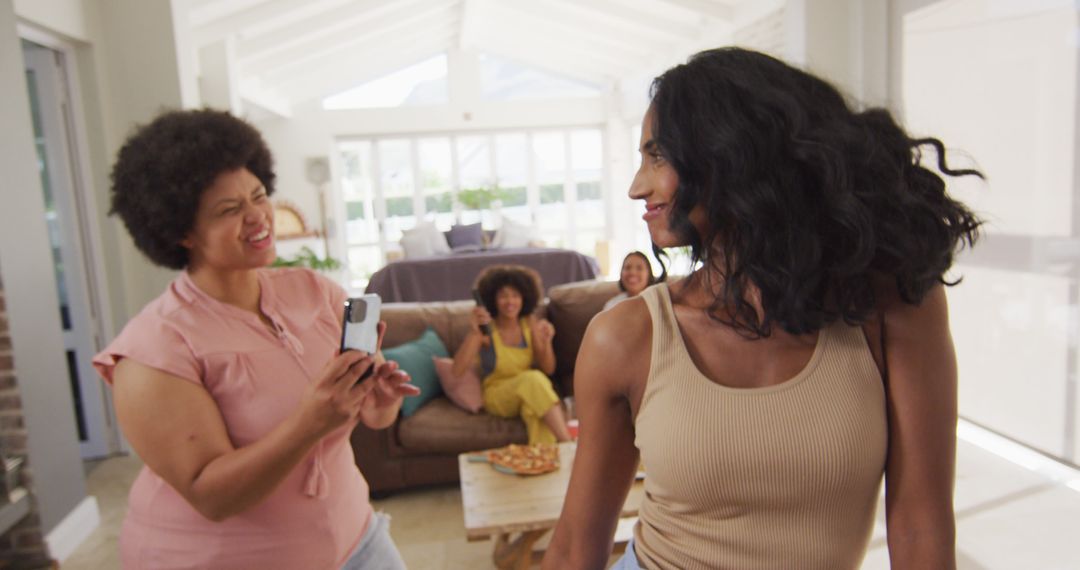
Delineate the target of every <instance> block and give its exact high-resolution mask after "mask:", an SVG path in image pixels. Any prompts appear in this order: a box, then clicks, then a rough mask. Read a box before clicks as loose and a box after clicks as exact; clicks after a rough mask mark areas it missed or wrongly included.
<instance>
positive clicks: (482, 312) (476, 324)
mask: <svg viewBox="0 0 1080 570" xmlns="http://www.w3.org/2000/svg"><path fill="white" fill-rule="evenodd" d="M469 321H470V324H471V325H472V329H473V331H475V332H477V333H479V334H484V330H483V328H482V327H483V325H490V324H491V313H489V312H488V310H487V309H485V308H484V307H479V306H478V307H473V310H472V314H471V315H470V316H469Z"/></svg>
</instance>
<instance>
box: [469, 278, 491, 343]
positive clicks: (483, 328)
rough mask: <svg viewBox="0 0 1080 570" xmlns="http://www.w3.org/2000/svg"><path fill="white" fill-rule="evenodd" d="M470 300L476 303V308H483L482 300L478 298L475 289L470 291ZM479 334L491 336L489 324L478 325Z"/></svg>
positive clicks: (478, 293) (478, 295) (478, 292)
mask: <svg viewBox="0 0 1080 570" xmlns="http://www.w3.org/2000/svg"><path fill="white" fill-rule="evenodd" d="M472 298H473V300H474V301H476V306H477V307H483V306H484V300H483V299H481V298H480V291H478V290H476V289H473V290H472ZM480 332H482V333H484V334H485V335H488V336H491V325H490V324H487V325H480Z"/></svg>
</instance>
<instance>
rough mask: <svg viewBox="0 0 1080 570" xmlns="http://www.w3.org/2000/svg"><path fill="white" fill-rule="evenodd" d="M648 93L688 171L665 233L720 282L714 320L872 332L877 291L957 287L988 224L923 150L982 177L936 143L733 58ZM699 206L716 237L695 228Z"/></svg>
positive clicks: (941, 163) (668, 153)
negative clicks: (839, 325) (951, 275)
mask: <svg viewBox="0 0 1080 570" xmlns="http://www.w3.org/2000/svg"><path fill="white" fill-rule="evenodd" d="M650 94H651V98H652V102H651V110H652V123H651V127H652V133H653V142H654V143H655V145H656V146H657V147H658V150H659V152H660V153H661V155H662V156H663V157H664V159H665V160H666V161H667V162H668V163H669V164H671V166H672V167H673V168H674V169H675V171H676V173H677V174H678V176H679V187H678V189H677V191H676V192H675V197H674V199H673V201H672V204H671V209H670V213H669V216H670V218H669V220H670V223H671V227H672V229H673V231H675V232H676V233H677V235H680V236H681V237H682V238H683V239H685V240H686V242H687V243H688V244H689V245H690V247H691V257H692V260H693V263H694V265H695V266H696V265H697V263H699V262H700V263H701V264H702V266H703V267H705V268H709V269H711V270H712V271H698V272H695V274H694V276H693V277H692V278H693V279H702V280H704V281H705V282H706V285H707V286H706V290H710V289H711V287H709V285H711V284H709V283H707V282H708V281H710V280H711V279H712V277H710V275H709V274H710V273H712V274H713V275H714V276H722V277H718V278H719V279H722V283H718V284H715V285H719V287H718V289H717V290H719V291H720V293H719V294H718V296H717V298H716V299H715V301H714V302H713V304H712V306H711V307H710V308H709V309H708V313H709V315H710V316H711V317H712V318H714V319H716V320H718V321H720V322H724V323H726V324H729V325H731V326H733V327H734V328H736V329H737V330H739V331H740V333H742V334H744V335H746V336H748V337H752V338H758V337H763V336H768V335H769V334H770V333H771V330H772V327H773V326H774V325H779V326H780V327H782V328H783V329H784V330H786V331H788V332H789V333H792V334H804V333H809V332H813V331H816V330H819V329H821V328H822V327H823V326H825V325H826V324H828V323H830V322H833V321H835V320H837V319H844V320H845V321H846V322H848V323H851V324H857V323H862V322H865V320H866V319H867V318H868V317H869V316H870V315H871V314H872V313H873V312H875V310H876V307H877V303H878V298H877V294H876V291H879V289H876V288H875V285H876V284H879V283H882V282H888V283H891V284H892V285H893V286H894V287H895V289H896V291H897V292H898V294H899V297H900V298H901V299H902V300H903V301H904V302H905V303H909V304H917V303H919V302H920V301H921V300H922V298H923V296H924V295H925V294H926V293H927V291H928V290H929V289H930V288H931V287H932V286H934V285H935V284H936V283H944V284H946V285H954V284H955V283H956V282H952V283H950V282H948V281H946V280H945V278H944V274H945V271H946V270H948V269H949V267H950V266H951V265H952V263H953V256H954V254H955V252H957V251H958V250H959V249H961V248H962V247H964V245H965V244H966V245H967V246H969V247H970V246H971V245H973V244H974V243H975V241H976V240H977V238H978V229H979V226H980V225H981V223H982V222H981V220H980V219H979V218H978V217H976V215H975V214H973V213H972V212H971V211H970V210H969V209H968V208H967V207H965V206H964V205H963V204H962V203H960V202H958V201H956V200H953V199H952V198H950V197H949V196H948V195H947V194H946V192H945V183H944V181H943V180H942V179H941V177H939V176H938V175H937V174H935V173H934V172H932V171H931V170H929V169H927V168H925V167H923V166H921V164H920V159H921V154H920V148H921V147H923V146H930V147H933V149H934V150H935V151H936V154H937V164H938V168H939V170H940V171H941V172H943V173H945V174H947V175H949V176H962V175H975V176H978V177H980V178H981V177H982V174H980V173H979V172H977V171H975V170H953V169H950V168H949V167H948V165H947V164H946V162H945V148H944V145H943V144H942V143H941V141H939V140H937V139H934V138H924V139H913V138H911V137H910V136H909V135H908V134H907V133H906V132H905V131H904V130H903V129H902V128H901V127H900V126H899V125H897V123H896V121H894V120H893V118H892V116H891V115H890V114H889V112H888V111H886V110H884V109H877V108H873V109H866V110H863V111H853V110H852V109H851V108H849V106H848V105H847V103H845V101H844V98H843V96H842V95H841V94H840V93H839V92H838V91H837V89H836V88H834V87H833V86H831V85H829V84H828V83H826V82H825V81H823V80H821V79H819V78H817V77H814V76H812V75H810V74H808V73H805V72H803V71H800V70H798V69H795V68H794V67H791V66H789V65H787V64H785V63H783V62H781V61H779V60H777V59H774V58H772V57H769V56H767V55H764V54H761V53H757V52H753V51H749V50H744V49H739V48H721V49H714V50H708V51H703V52H701V53H698V54H696V55H694V56H692V57H691V58H690V60H689V61H688V62H687V63H685V64H682V65H678V66H676V67H673V68H671V69H669V70H668V71H666V72H665V73H663V74H662V75H660V76H659V77H657V78H656V79H655V80H654V81H653V84H652V87H651V89H650ZM697 206H700V207H701V208H703V209H704V212H705V214H706V216H707V220H708V223H707V228H708V229H707V230H706V231H707V232H709V233H708V235H698V232H697V231H696V230H695V228H694V227H693V226H692V225H691V223H690V220H689V214H690V211H691V210H692V209H693V208H695V207H697ZM657 249H658V248H655V247H654V250H657ZM661 264H663V262H662V261H661ZM664 274H666V268H665V270H664ZM957 282H958V281H957ZM751 285H752V286H754V287H756V288H757V289H758V290H760V295H761V305H762V308H763V314H762V315H760V316H759V315H758V312H757V311H756V310H755V309H754V307H753V305H751V304H750V303H749V301H748V300H747V298H748V295H747V294H748V288H749V287H750V286H751Z"/></svg>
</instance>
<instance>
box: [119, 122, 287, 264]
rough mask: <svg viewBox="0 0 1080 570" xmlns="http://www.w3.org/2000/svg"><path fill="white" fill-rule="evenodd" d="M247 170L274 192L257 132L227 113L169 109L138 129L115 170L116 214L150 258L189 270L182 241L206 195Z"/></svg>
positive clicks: (267, 157) (269, 163)
mask: <svg viewBox="0 0 1080 570" xmlns="http://www.w3.org/2000/svg"><path fill="white" fill-rule="evenodd" d="M239 168H247V169H248V170H249V171H251V173H252V174H254V175H255V177H256V178H258V179H259V181H260V182H262V185H263V187H264V188H265V189H266V194H267V195H270V194H273V193H274V169H273V158H272V157H271V156H270V149H269V148H267V146H266V142H264V141H263V138H262V135H260V134H259V131H257V130H255V127H253V126H251V125H250V124H248V123H247V122H245V121H243V120H242V119H238V118H236V117H234V116H232V115H230V114H229V113H226V112H224V111H214V110H211V109H201V110H192V111H168V112H165V113H163V114H161V115H159V116H158V117H157V118H155V119H154V120H153V121H151V122H150V123H149V124H147V125H140V126H138V127H136V129H135V131H134V133H132V134H131V135H130V136H129V137H128V139H127V141H125V142H124V145H123V146H122V147H121V148H120V152H119V153H118V155H117V157H116V164H114V165H113V170H112V175H111V177H112V209H111V210H110V211H109V213H110V214H118V215H119V216H120V219H122V220H123V221H124V225H125V226H127V230H128V233H130V234H131V237H132V239H133V240H134V241H135V247H138V248H139V250H140V251H142V252H143V253H144V254H145V255H146V257H148V258H150V261H153V262H154V263H155V264H157V265H160V266H163V267H168V268H170V269H183V268H185V267H187V265H188V250H187V249H186V248H184V247H183V246H181V245H180V241H181V240H183V239H184V237H185V236H187V234H188V233H189V232H190V231H191V228H192V227H193V226H194V224H195V214H196V212H198V209H199V197H200V196H202V193H203V191H205V190H206V189H207V188H208V187H210V185H212V184H213V183H214V180H215V179H217V177H218V176H219V175H220V174H222V173H225V172H231V171H233V170H237V169H239Z"/></svg>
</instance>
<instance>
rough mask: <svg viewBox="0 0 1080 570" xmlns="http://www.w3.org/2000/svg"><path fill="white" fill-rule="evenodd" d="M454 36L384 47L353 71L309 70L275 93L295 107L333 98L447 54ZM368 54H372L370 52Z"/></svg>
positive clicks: (449, 31)
mask: <svg viewBox="0 0 1080 570" xmlns="http://www.w3.org/2000/svg"><path fill="white" fill-rule="evenodd" d="M457 33H458V30H457V27H456V26H448V27H446V28H444V29H443V30H442V31H441V32H440V33H434V34H428V35H427V36H425V37H422V38H416V37H411V38H406V39H405V41H402V42H400V43H394V44H391V45H387V46H386V48H387V49H386V50H385V52H384V53H385V55H380V56H379V57H377V58H370V59H368V60H367V61H368V64H367V65H357V66H354V67H352V68H342V67H341V66H332V65H331V66H327V67H324V68H320V69H312V71H311V73H305V74H303V75H298V76H296V77H295V78H293V79H292V80H290V81H289V82H287V83H282V84H280V86H279V87H278V89H279V90H280V91H281V92H282V93H284V94H286V95H287V96H288V97H289V98H290V99H291V100H292V101H293V102H294V103H301V102H303V101H308V100H311V99H317V98H322V97H328V96H330V95H336V94H338V93H341V92H343V91H345V90H347V89H351V88H353V87H356V86H359V85H362V84H364V83H366V82H368V81H372V80H375V79H378V78H380V77H385V76H387V75H389V74H391V73H393V72H395V71H398V70H399V69H403V68H405V67H408V66H410V65H412V64H415V63H419V62H421V61H423V60H425V59H427V58H429V57H431V56H433V55H435V54H437V53H439V52H442V51H446V50H447V49H448V48H450V47H451V46H452V45H453V43H454V40H455V39H456V38H457ZM367 53H368V54H371V53H373V52H372V51H371V50H369V51H368V52H367Z"/></svg>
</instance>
